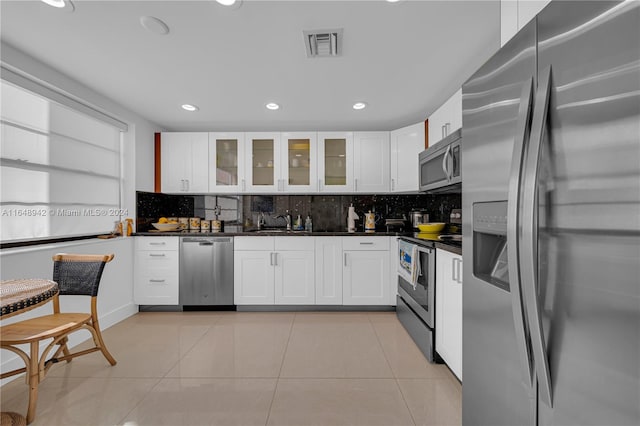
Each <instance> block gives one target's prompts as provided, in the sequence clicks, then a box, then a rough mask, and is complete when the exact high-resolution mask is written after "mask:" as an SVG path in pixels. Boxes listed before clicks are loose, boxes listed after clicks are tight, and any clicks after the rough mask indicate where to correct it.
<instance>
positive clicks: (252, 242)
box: [233, 236, 275, 251]
mask: <svg viewBox="0 0 640 426" xmlns="http://www.w3.org/2000/svg"><path fill="white" fill-rule="evenodd" d="M274 238H275V237H268V236H264V237H235V239H234V241H233V247H234V249H235V250H236V251H238V250H273V249H274Z"/></svg>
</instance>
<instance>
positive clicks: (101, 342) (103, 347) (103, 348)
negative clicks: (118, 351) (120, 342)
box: [92, 321, 117, 365]
mask: <svg viewBox="0 0 640 426" xmlns="http://www.w3.org/2000/svg"><path fill="white" fill-rule="evenodd" d="M92 325H93V329H94V330H95V331H96V337H97V338H98V342H97V343H98V346H100V351H101V352H102V355H104V357H105V358H106V359H107V361H109V364H111V365H116V363H117V361H116V359H115V358H114V357H113V356H112V355H111V354H110V353H109V351H108V350H107V346H106V345H105V344H104V340H103V339H102V333H101V332H100V326H99V324H98V322H97V321H96V322H94V323H93V324H92Z"/></svg>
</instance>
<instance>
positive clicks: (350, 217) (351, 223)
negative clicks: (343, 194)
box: [347, 204, 360, 232]
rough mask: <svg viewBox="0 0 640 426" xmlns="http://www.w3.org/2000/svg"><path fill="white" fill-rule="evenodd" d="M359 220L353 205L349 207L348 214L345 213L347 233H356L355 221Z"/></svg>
mask: <svg viewBox="0 0 640 426" xmlns="http://www.w3.org/2000/svg"><path fill="white" fill-rule="evenodd" d="M358 219H360V216H358V215H357V214H356V209H355V207H353V204H351V205H350V206H349V212H348V213H347V231H348V232H356V220H358Z"/></svg>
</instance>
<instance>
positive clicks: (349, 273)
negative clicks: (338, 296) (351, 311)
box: [342, 250, 389, 305]
mask: <svg viewBox="0 0 640 426" xmlns="http://www.w3.org/2000/svg"><path fill="white" fill-rule="evenodd" d="M343 261H344V268H343V281H342V284H343V291H342V303H343V304H344V305H386V304H387V303H388V299H389V251H388V250H387V251H345V252H344V253H343Z"/></svg>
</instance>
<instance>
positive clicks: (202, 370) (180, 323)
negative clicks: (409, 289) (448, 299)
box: [0, 312, 462, 426]
mask: <svg viewBox="0 0 640 426" xmlns="http://www.w3.org/2000/svg"><path fill="white" fill-rule="evenodd" d="M104 337H105V341H106V343H107V347H108V348H109V350H110V351H111V353H112V354H113V355H114V357H115V358H116V360H117V361H118V364H117V365H115V366H113V367H111V366H109V364H108V363H107V362H106V360H105V359H104V358H103V357H102V355H101V354H100V353H94V354H91V355H87V356H83V357H80V358H76V359H75V360H73V361H72V362H71V363H61V364H56V365H54V366H53V367H52V368H51V370H50V371H49V374H48V376H47V378H46V379H45V380H44V382H43V383H42V384H41V386H40V392H39V399H38V408H37V415H36V420H35V421H34V422H33V423H32V425H35V426H38V425H65V426H66V425H83V426H86V425H126V426H143V425H225V426H226V425H239V426H248V425H273V426H275V425H290V426H299V425H319V426H331V425H363V426H369V425H371V426H373V425H381V426H389V425H459V424H460V423H461V407H462V404H461V399H462V388H461V386H460V383H459V382H458V381H457V380H456V379H455V377H454V376H453V375H452V374H451V372H450V371H449V370H448V369H447V367H446V366H445V365H442V364H440V365H437V364H429V363H428V362H427V361H426V359H425V358H424V357H423V355H422V354H421V353H420V352H419V350H418V349H417V347H416V346H415V344H414V343H413V341H412V340H411V338H410V337H409V335H408V334H407V332H406V331H405V330H404V328H402V325H400V323H399V322H398V320H397V319H396V316H395V313H394V312H373V313H372V312H357V313H356V312H354V313H337V312H326V313H324V312H322V313H321V312H284V313H283V312H273V313H271V312H270V313H250V312H242V313H240V312H184V313H178V312H172V313H140V314H137V315H134V316H132V317H130V318H128V319H126V320H125V321H123V322H121V323H119V324H116V325H115V326H113V327H111V328H109V329H107V330H105V331H104ZM0 391H1V403H2V411H16V412H19V413H25V412H26V404H27V386H26V385H25V384H24V380H22V379H18V380H14V381H13V382H11V383H9V384H7V385H5V386H3V387H2V388H1V389H0Z"/></svg>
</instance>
